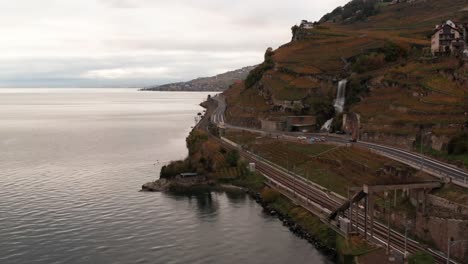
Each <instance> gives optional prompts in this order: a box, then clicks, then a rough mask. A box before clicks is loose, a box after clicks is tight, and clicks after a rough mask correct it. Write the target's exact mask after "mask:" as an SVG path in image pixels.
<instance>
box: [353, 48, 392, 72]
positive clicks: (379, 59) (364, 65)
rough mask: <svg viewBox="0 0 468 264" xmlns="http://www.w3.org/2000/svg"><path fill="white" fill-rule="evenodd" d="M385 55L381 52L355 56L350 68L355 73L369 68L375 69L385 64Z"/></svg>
mask: <svg viewBox="0 0 468 264" xmlns="http://www.w3.org/2000/svg"><path fill="white" fill-rule="evenodd" d="M385 62H386V55H384V54H382V53H375V52H373V53H370V54H367V55H366V54H364V55H361V56H359V57H358V58H357V60H356V62H355V63H354V64H353V66H352V70H353V71H354V72H357V73H363V72H366V71H370V70H376V69H379V68H381V67H382V66H384V65H385Z"/></svg>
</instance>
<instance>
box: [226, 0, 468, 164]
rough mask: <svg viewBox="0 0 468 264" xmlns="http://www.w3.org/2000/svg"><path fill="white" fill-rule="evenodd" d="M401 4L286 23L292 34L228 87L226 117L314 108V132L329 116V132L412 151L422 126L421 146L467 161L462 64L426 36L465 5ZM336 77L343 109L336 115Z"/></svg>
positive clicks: (462, 15) (450, 1)
mask: <svg viewBox="0 0 468 264" xmlns="http://www.w3.org/2000/svg"><path fill="white" fill-rule="evenodd" d="M400 2H401V3H397V4H390V3H388V2H387V3H382V2H381V1H376V0H375V1H361V0H356V1H352V2H351V3H350V4H348V5H346V6H345V7H344V8H337V9H335V10H334V11H333V12H331V13H330V14H327V15H325V16H324V17H323V18H322V19H321V21H320V22H319V23H316V25H315V27H314V28H313V29H300V28H298V27H297V26H295V27H293V28H292V31H293V38H292V39H293V41H291V42H290V43H287V44H285V45H283V46H282V47H280V48H278V49H277V50H274V51H273V50H271V49H269V50H267V52H266V53H265V62H264V63H262V64H261V65H260V66H258V67H257V68H256V69H254V70H253V71H252V72H251V73H250V75H249V76H248V77H247V79H246V81H245V82H244V83H239V84H235V85H233V86H232V87H231V89H229V90H228V91H226V92H225V94H226V95H227V98H228V99H227V103H228V110H227V119H228V121H229V122H231V123H234V124H241V125H248V126H252V127H261V121H262V120H268V121H278V122H281V121H282V120H284V117H285V116H289V115H314V116H316V118H317V131H318V130H319V129H320V127H321V126H322V125H323V124H324V123H325V121H326V120H329V119H330V118H333V117H335V119H334V121H333V125H332V130H334V129H336V130H345V131H346V132H348V133H357V134H358V136H359V138H360V139H362V140H367V141H374V142H379V143H385V144H390V145H395V146H399V147H402V148H405V149H413V148H416V147H417V148H418V150H419V147H420V142H421V136H420V135H421V134H422V135H423V136H422V142H423V148H424V151H425V152H426V153H431V154H433V155H435V156H438V157H439V158H443V159H450V160H455V161H456V162H458V163H457V164H459V165H461V164H460V163H463V162H465V164H467V163H468V153H467V151H468V150H467V149H468V147H467V146H466V145H467V143H466V140H463V138H466V131H467V128H466V120H467V116H466V112H468V107H467V106H468V63H467V62H465V63H463V62H462V60H461V59H458V58H455V57H454V56H442V57H438V58H435V57H433V56H432V55H431V53H430V45H431V40H430V35H431V33H432V32H433V30H434V27H435V25H436V24H441V23H442V21H446V20H449V19H450V20H453V21H460V22H467V21H468V11H467V10H468V9H467V7H468V4H467V2H466V1H465V0H419V1H418V0H416V1H408V2H407V1H400ZM343 79H346V80H347V81H348V83H347V87H346V93H345V94H346V97H345V98H346V100H345V105H344V112H343V113H337V112H335V109H334V107H333V101H334V99H335V96H336V94H337V86H338V82H339V81H340V80H343ZM343 115H344V116H345V117H347V118H346V119H344V121H345V123H343V122H342V120H343V118H342V117H343ZM463 131H465V134H463ZM455 148H456V149H457V151H454V149H455ZM449 154H451V155H449Z"/></svg>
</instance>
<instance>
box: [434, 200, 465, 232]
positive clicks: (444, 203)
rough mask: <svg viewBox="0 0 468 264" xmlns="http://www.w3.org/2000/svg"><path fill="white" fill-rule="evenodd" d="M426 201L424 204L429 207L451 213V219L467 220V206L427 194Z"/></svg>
mask: <svg viewBox="0 0 468 264" xmlns="http://www.w3.org/2000/svg"><path fill="white" fill-rule="evenodd" d="M426 199H427V201H426V202H427V204H428V205H429V206H435V207H440V208H443V209H445V210H447V211H449V212H452V213H453V216H452V217H460V218H465V217H466V218H468V206H465V205H462V204H458V203H455V202H452V201H449V200H447V199H443V198H440V197H438V196H435V195H432V194H428V195H427V196H426ZM467 236H468V234H467Z"/></svg>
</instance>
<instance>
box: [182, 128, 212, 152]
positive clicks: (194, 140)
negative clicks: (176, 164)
mask: <svg viewBox="0 0 468 264" xmlns="http://www.w3.org/2000/svg"><path fill="white" fill-rule="evenodd" d="M207 140H208V135H207V134H206V132H204V131H202V130H198V129H196V130H193V131H192V132H190V135H189V136H188V137H187V139H186V144H187V148H188V150H189V155H192V154H194V153H195V152H196V150H197V149H198V148H199V147H200V145H201V144H202V143H203V142H205V141H207Z"/></svg>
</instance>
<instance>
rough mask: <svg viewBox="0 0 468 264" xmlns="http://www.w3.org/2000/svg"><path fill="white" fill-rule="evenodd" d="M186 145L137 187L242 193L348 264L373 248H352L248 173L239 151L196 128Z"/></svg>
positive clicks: (295, 231) (331, 255)
mask: <svg viewBox="0 0 468 264" xmlns="http://www.w3.org/2000/svg"><path fill="white" fill-rule="evenodd" d="M186 143H187V148H188V150H189V155H188V157H187V158H186V159H184V160H180V161H173V162H171V163H170V164H168V165H166V166H163V167H162V168H161V173H160V179H158V180H156V181H154V182H149V183H146V184H144V185H143V186H142V189H141V191H149V192H158V191H163V192H165V191H168V192H180V191H200V190H205V191H228V192H229V191H241V192H245V193H246V194H248V195H249V196H250V197H252V198H253V199H254V200H255V201H256V202H257V203H259V204H260V205H261V206H262V208H263V210H264V211H265V212H266V213H267V214H269V215H272V216H275V217H277V218H278V219H279V220H280V221H281V222H282V223H283V225H284V226H286V227H288V229H289V230H290V231H291V232H292V233H294V234H295V235H297V236H298V237H300V238H302V239H305V240H307V241H308V242H309V243H311V244H313V245H314V247H315V248H316V249H318V250H319V251H320V252H322V254H324V255H325V256H327V258H328V259H329V260H332V261H337V260H338V259H339V260H340V262H342V263H351V262H352V261H353V259H354V257H355V256H359V255H362V254H363V252H368V251H369V250H374V249H373V248H369V246H368V245H367V244H365V245H364V244H363V245H360V246H355V244H356V243H354V245H352V246H351V245H350V244H348V243H346V242H345V241H344V239H343V238H341V237H340V236H339V235H338V234H336V233H335V231H333V230H332V229H331V228H329V227H328V226H327V225H326V224H324V223H322V222H321V221H320V219H319V218H318V217H316V216H314V215H313V214H312V213H310V212H309V211H307V210H306V209H304V208H302V207H301V206H299V205H296V204H294V202H293V201H292V200H290V199H289V198H287V197H285V196H283V195H282V194H280V193H279V192H277V191H276V190H273V189H271V188H269V187H268V186H266V184H265V178H264V177H263V176H262V175H260V174H259V173H258V172H251V171H249V170H248V164H247V163H246V162H245V161H244V160H243V159H241V157H240V155H239V152H238V151H237V150H226V149H224V148H223V147H222V146H221V145H220V144H219V143H218V142H217V141H216V140H214V139H212V138H210V137H209V136H208V133H207V132H205V131H203V130H201V129H197V128H195V129H194V130H192V131H191V132H190V134H189V136H188V137H187V139H186ZM186 172H193V174H192V176H191V177H181V174H184V173H186ZM195 174H196V176H195ZM357 244H359V243H357ZM363 249H364V250H363ZM349 261H351V262H349Z"/></svg>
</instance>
